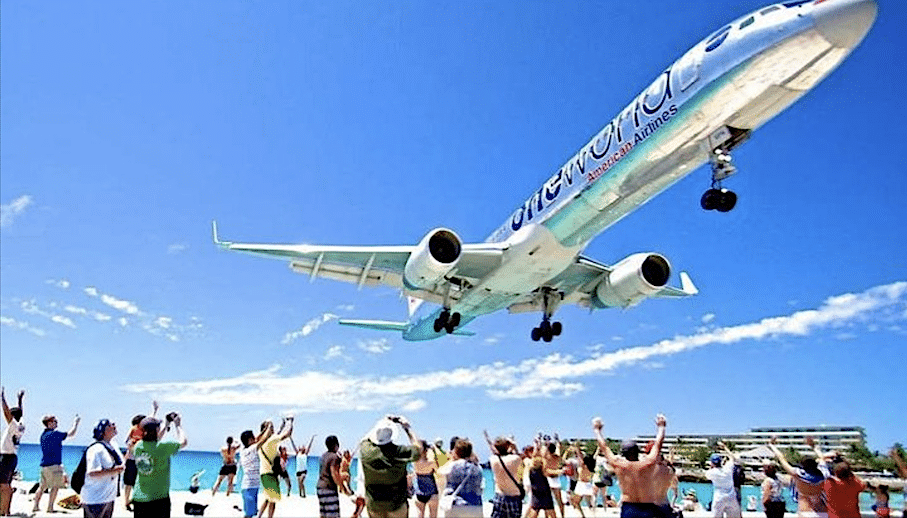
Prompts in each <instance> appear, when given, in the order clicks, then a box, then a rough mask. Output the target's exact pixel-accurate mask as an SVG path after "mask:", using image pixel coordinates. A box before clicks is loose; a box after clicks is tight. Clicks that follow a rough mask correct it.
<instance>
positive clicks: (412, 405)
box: [400, 399, 428, 413]
mask: <svg viewBox="0 0 907 518" xmlns="http://www.w3.org/2000/svg"><path fill="white" fill-rule="evenodd" d="M427 406H428V403H427V402H426V401H425V400H424V399H414V400H412V401H410V402H408V403H405V404H404V405H403V406H402V407H401V408H400V409H401V410H403V411H404V412H407V413H409V412H418V411H419V410H422V409H424V408H425V407H427Z"/></svg>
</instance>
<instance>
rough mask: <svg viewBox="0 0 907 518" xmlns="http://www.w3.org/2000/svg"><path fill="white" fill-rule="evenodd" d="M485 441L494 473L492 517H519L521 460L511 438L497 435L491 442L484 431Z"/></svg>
mask: <svg viewBox="0 0 907 518" xmlns="http://www.w3.org/2000/svg"><path fill="white" fill-rule="evenodd" d="M484 434H485V441H486V442H487V443H488V447H489V448H490V449H491V454H492V457H491V458H490V459H489V460H488V463H489V465H490V466H491V472H492V473H493V475H494V500H492V503H491V517H492V518H520V516H522V514H523V488H522V486H520V483H519V480H520V475H521V473H520V471H521V470H522V468H523V460H522V459H521V458H520V455H519V453H518V452H519V449H518V448H517V445H516V442H514V440H513V439H508V438H506V437H498V438H496V439H495V440H494V442H491V437H489V436H488V432H487V431H485V432H484Z"/></svg>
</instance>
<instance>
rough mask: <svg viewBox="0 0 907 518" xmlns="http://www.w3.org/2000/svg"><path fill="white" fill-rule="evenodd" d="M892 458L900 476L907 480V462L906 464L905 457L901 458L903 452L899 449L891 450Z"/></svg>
mask: <svg viewBox="0 0 907 518" xmlns="http://www.w3.org/2000/svg"><path fill="white" fill-rule="evenodd" d="M891 458H892V459H894V464H895V466H896V467H897V468H898V474H899V475H900V476H901V478H907V462H904V457H902V456H901V452H900V451H898V449H897V448H892V449H891Z"/></svg>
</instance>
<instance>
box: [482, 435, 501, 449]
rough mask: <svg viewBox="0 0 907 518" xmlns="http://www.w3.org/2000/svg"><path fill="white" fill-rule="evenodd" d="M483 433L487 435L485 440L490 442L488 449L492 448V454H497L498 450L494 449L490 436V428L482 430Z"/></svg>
mask: <svg viewBox="0 0 907 518" xmlns="http://www.w3.org/2000/svg"><path fill="white" fill-rule="evenodd" d="M482 434H483V435H484V436H485V442H487V443H488V449H489V450H491V454H492V455H496V454H497V453H498V452H497V451H496V450H495V449H494V443H493V442H491V437H489V436H488V430H482Z"/></svg>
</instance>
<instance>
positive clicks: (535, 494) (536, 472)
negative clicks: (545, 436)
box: [526, 438, 557, 518]
mask: <svg viewBox="0 0 907 518" xmlns="http://www.w3.org/2000/svg"><path fill="white" fill-rule="evenodd" d="M530 462H531V463H530V464H529V488H530V495H531V497H530V499H529V509H527V510H526V518H536V517H537V516H538V515H539V511H545V518H557V514H555V512H554V496H552V494H551V486H550V485H549V484H548V477H546V476H545V460H544V459H543V458H542V443H541V439H540V438H539V439H536V444H535V448H534V449H533V454H532V460H531V461H530Z"/></svg>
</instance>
